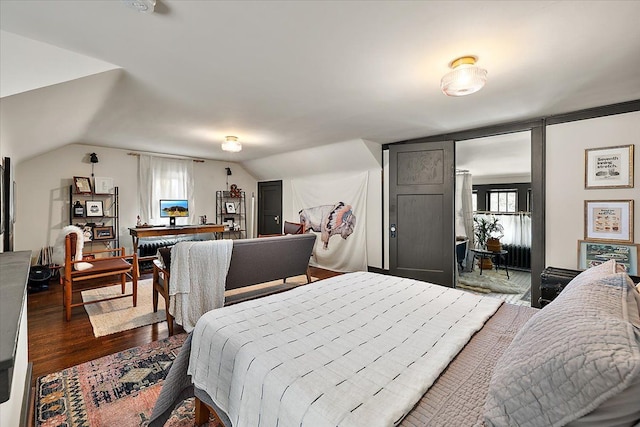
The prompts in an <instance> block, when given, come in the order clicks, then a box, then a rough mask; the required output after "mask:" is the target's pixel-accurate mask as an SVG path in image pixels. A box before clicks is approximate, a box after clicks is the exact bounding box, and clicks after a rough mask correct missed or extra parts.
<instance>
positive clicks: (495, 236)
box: [473, 215, 504, 269]
mask: <svg viewBox="0 0 640 427" xmlns="http://www.w3.org/2000/svg"><path fill="white" fill-rule="evenodd" d="M473 229H474V235H475V237H476V244H477V246H478V248H479V249H485V250H488V251H492V252H498V251H500V249H501V247H500V238H501V237H502V236H503V234H502V233H503V232H504V227H502V224H500V222H499V219H498V218H496V217H495V216H493V215H488V216H485V215H482V216H474V217H473ZM482 262H483V263H484V264H483V266H482V268H483V269H485V268H487V269H490V268H492V267H493V265H492V263H491V259H490V258H482Z"/></svg>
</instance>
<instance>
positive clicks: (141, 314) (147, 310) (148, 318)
mask: <svg viewBox="0 0 640 427" xmlns="http://www.w3.org/2000/svg"><path fill="white" fill-rule="evenodd" d="M132 286H133V285H132V283H131V282H127V284H126V293H131V287H132ZM152 291H153V281H152V279H145V280H139V281H138V305H137V306H136V307H134V306H133V301H132V299H131V297H128V298H120V299H115V300H111V301H103V302H98V303H95V304H88V305H85V306H84V308H85V310H86V311H87V313H88V314H89V320H90V321H91V326H93V335H95V336H96V337H102V336H105V335H110V334H115V333H116V332H121V331H127V330H129V329H134V328H139V327H140V326H145V325H151V324H153V323H158V322H162V321H164V320H166V318H167V316H166V315H165V312H164V301H163V300H162V297H160V301H159V303H158V312H157V313H154V312H153V292H152ZM121 294H122V292H121V289H120V285H115V286H108V287H105V288H98V289H91V290H88V291H83V292H82V300H83V301H85V302H87V301H95V300H99V299H102V298H109V297H112V296H116V295H121Z"/></svg>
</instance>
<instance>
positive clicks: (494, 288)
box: [457, 269, 527, 294]
mask: <svg viewBox="0 0 640 427" xmlns="http://www.w3.org/2000/svg"><path fill="white" fill-rule="evenodd" d="M457 287H459V288H463V289H469V290H472V291H476V292H482V293H490V292H496V293H502V294H520V293H524V292H526V290H527V289H526V288H525V289H522V288H521V287H520V286H519V285H518V284H517V283H515V282H512V281H509V279H507V275H506V273H505V272H504V271H495V270H484V271H483V272H482V275H480V270H479V269H474V270H473V271H471V272H466V273H460V276H459V277H458V285H457Z"/></svg>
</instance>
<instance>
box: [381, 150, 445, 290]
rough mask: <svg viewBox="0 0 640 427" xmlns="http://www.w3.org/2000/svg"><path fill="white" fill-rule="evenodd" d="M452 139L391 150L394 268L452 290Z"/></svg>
mask: <svg viewBox="0 0 640 427" xmlns="http://www.w3.org/2000/svg"><path fill="white" fill-rule="evenodd" d="M454 153H455V151H454V143H453V141H443V142H429V143H414V144H396V145H391V146H390V148H389V224H390V230H389V257H390V260H389V267H390V268H389V270H390V273H391V274H393V275H396V276H402V277H410V278H414V279H419V280H424V281H427V282H432V283H438V284H441V285H445V286H450V287H453V285H454V246H455V231H454V182H455V159H454Z"/></svg>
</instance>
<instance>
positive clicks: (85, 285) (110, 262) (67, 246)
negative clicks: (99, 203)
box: [60, 230, 138, 321]
mask: <svg viewBox="0 0 640 427" xmlns="http://www.w3.org/2000/svg"><path fill="white" fill-rule="evenodd" d="M63 232H67V230H64V231H63ZM79 238H81V237H79V236H78V234H77V233H76V232H73V231H70V232H67V234H66V236H65V237H64V267H63V268H62V269H61V274H60V284H61V285H62V286H63V290H64V297H63V306H64V310H65V318H66V320H67V321H69V320H71V309H72V308H73V307H78V306H81V305H85V304H92V303H96V302H102V301H108V300H112V299H117V298H126V297H132V300H133V306H134V307H135V306H136V305H137V302H138V301H137V300H138V260H137V255H136V254H135V253H134V254H133V260H132V262H129V261H128V259H130V258H132V257H130V256H126V255H125V251H124V248H116V249H105V250H97V251H91V252H85V253H84V255H85V256H82V249H81V248H80V252H79V255H80V256H79V257H77V258H78V259H76V252H78V239H79ZM108 253H112V254H114V255H112V256H104V255H105V254H107V255H108ZM96 254H102V256H101V257H99V258H95V256H96ZM86 255H89V257H87V256H86ZM90 257H93V258H91V259H87V258H90ZM127 276H130V277H131V280H132V282H133V291H132V293H129V294H125V283H126V280H127ZM118 283H119V284H120V285H121V286H122V295H118V296H115V297H110V298H103V299H100V300H96V301H91V302H87V303H85V302H75V303H74V302H73V293H74V292H81V291H83V290H87V289H95V288H100V287H105V286H111V285H115V284H118Z"/></svg>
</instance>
